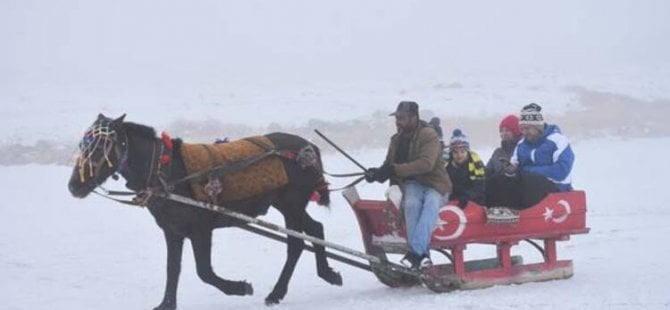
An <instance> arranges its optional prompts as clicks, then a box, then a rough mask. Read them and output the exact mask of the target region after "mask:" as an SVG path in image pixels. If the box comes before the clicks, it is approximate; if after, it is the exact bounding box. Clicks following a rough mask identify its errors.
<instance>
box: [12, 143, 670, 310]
mask: <svg viewBox="0 0 670 310" xmlns="http://www.w3.org/2000/svg"><path fill="white" fill-rule="evenodd" d="M668 145H670V139H668V138H655V139H633V140H621V139H617V138H612V139H604V140H602V139H601V140H593V141H583V142H580V143H577V144H575V145H574V149H575V153H576V154H577V164H576V167H575V176H574V180H575V185H576V186H577V187H578V188H581V189H584V190H586V192H587V200H588V207H589V213H588V217H587V224H588V226H589V227H591V229H592V230H591V233H590V234H587V235H578V236H575V237H573V239H572V240H570V241H567V242H562V243H560V247H559V255H560V257H562V258H570V259H573V260H574V265H575V275H574V277H573V278H571V279H568V280H563V281H551V282H545V283H529V284H524V285H512V286H499V287H493V288H489V289H484V290H476V291H461V292H453V293H449V294H435V293H432V292H430V291H429V290H427V289H425V288H421V287H415V288H409V289H391V288H387V287H385V286H384V285H383V284H381V283H379V282H377V280H376V279H375V278H374V276H373V275H372V274H369V273H366V272H364V271H360V270H358V269H354V268H352V267H349V266H346V265H342V264H340V263H338V262H332V264H333V266H334V267H335V269H337V270H338V271H340V272H341V273H342V275H343V278H344V286H342V287H332V286H330V285H328V284H326V283H325V282H323V281H321V280H320V279H319V278H317V277H316V274H315V265H314V258H313V256H312V255H311V253H308V252H305V253H304V254H303V256H302V258H301V260H300V262H299V264H298V267H297V269H296V272H295V275H294V277H293V280H292V281H291V284H290V287H289V293H288V295H287V296H286V298H285V300H284V301H283V303H282V304H280V306H279V308H282V309H315V308H317V309H342V308H346V309H370V308H372V307H375V308H384V309H389V310H391V309H407V308H436V307H449V308H453V309H552V308H561V309H595V308H598V309H667V308H668V307H670V294H668V289H667V286H666V281H667V279H668V278H669V277H670V269H669V268H668V267H667V261H668V260H669V259H670V244H669V243H668V242H667V236H668V234H670V226H669V225H667V223H668V221H670V210H668V209H667V208H666V205H667V200H666V194H665V187H666V184H664V183H663V182H662V181H659V180H661V178H660V176H663V175H668V174H670V167H668V166H667V165H659V164H658V161H657V160H656V159H660V158H667V157H668V156H670V148H669V147H668ZM489 151H490V150H489ZM482 152H483V154H485V155H484V156H486V154H487V152H486V150H482ZM382 154H383V150H371V151H365V152H354V153H353V156H355V157H356V158H358V159H359V160H360V161H361V162H362V163H363V164H365V165H376V164H377V163H378V162H379V161H380V160H381V156H382ZM649 154H653V158H651V159H647V158H646V157H645V156H647V155H649ZM325 163H326V165H328V168H329V169H330V170H332V171H352V170H353V169H354V167H353V166H352V165H351V164H350V163H348V162H347V161H346V159H343V158H341V156H338V155H328V156H327V157H326V158H325ZM69 173H70V171H69V168H66V167H60V166H39V165H27V166H9V167H0V184H2V187H3V192H4V193H5V195H4V202H3V203H2V205H0V214H2V217H0V227H1V228H2V229H0V270H2V277H1V278H0V292H2V296H3V297H2V300H3V302H2V304H3V306H2V308H3V309H11V310H14V309H90V308H96V309H150V308H151V307H153V306H155V305H157V304H158V302H159V301H160V299H161V297H162V293H163V285H164V277H165V270H164V266H165V246H164V243H163V240H162V238H163V237H162V233H161V231H160V230H159V229H158V227H157V226H156V225H155V224H154V222H153V218H152V217H151V216H150V214H149V213H148V212H147V211H146V210H143V209H138V208H134V207H129V206H124V205H120V204H117V203H114V202H111V201H107V200H104V199H102V198H99V197H95V196H92V197H89V198H87V199H84V200H77V199H74V198H72V197H70V195H69V193H68V191H67V189H66V183H67V178H68V176H69ZM334 181H337V180H334ZM117 183H121V182H117ZM112 184H113V185H112V186H113V187H116V186H118V185H119V184H116V185H114V184H115V183H112ZM359 190H360V191H361V195H362V196H363V197H367V198H371V199H381V197H383V191H384V186H381V185H370V184H364V185H361V186H359ZM333 198H334V199H333V204H332V206H331V208H330V209H325V208H321V207H318V206H316V205H310V206H309V212H310V214H312V215H313V216H314V217H315V218H317V219H318V220H320V221H322V222H323V223H324V225H325V229H326V236H327V239H328V240H330V241H333V242H337V243H341V244H344V245H347V246H349V247H352V248H354V249H362V243H361V240H360V233H359V231H358V226H357V224H356V221H355V218H354V216H353V213H352V212H351V210H350V209H349V207H348V206H347V205H346V203H345V202H344V200H343V199H342V198H341V196H340V195H337V194H336V195H333ZM263 218H264V219H267V220H270V221H274V222H279V223H281V217H280V216H279V215H278V214H277V213H276V212H274V211H272V212H271V213H269V214H268V215H266V216H264V217H263ZM189 248H190V246H189V245H188V244H187V246H186V248H185V251H184V261H183V269H182V275H181V282H180V287H179V293H178V298H179V299H178V300H179V306H180V308H181V309H262V308H264V307H265V306H264V304H263V300H264V297H265V296H266V295H267V294H268V293H269V291H270V290H271V289H272V286H273V285H274V283H275V280H276V278H277V277H278V274H279V271H280V268H281V266H282V264H283V261H284V254H285V248H284V245H283V244H279V243H276V242H274V241H270V240H265V239H262V238H261V237H258V236H255V235H251V234H249V233H247V232H243V231H239V230H236V229H220V230H217V231H216V233H215V241H214V248H213V249H214V251H213V264H214V269H215V271H217V272H218V274H219V275H222V276H224V277H226V278H229V279H246V280H248V281H250V282H251V283H252V284H253V285H254V289H255V294H254V295H253V296H250V297H230V296H225V295H223V294H221V293H220V292H219V291H218V290H217V289H215V288H213V287H211V286H209V285H206V284H204V283H202V282H201V281H200V280H199V279H198V277H197V275H196V273H195V267H194V262H193V259H192V254H191V252H190V251H189ZM493 252H494V250H493V248H492V247H485V246H480V247H476V246H475V247H471V248H470V249H469V251H468V252H467V255H468V257H467V258H480V257H489V256H492V255H493ZM516 253H518V254H522V255H524V256H525V257H526V259H527V260H539V259H540V257H539V254H537V253H536V252H535V250H534V249H532V248H531V247H530V246H529V245H521V246H519V247H517V249H516Z"/></svg>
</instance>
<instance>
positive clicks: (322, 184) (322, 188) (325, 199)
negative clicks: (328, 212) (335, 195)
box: [312, 144, 330, 207]
mask: <svg viewBox="0 0 670 310" xmlns="http://www.w3.org/2000/svg"><path fill="white" fill-rule="evenodd" d="M312 146H313V147H314V150H315V152H316V159H317V164H318V167H317V168H318V170H319V172H320V176H319V180H318V181H317V184H316V193H317V194H318V195H319V198H318V199H317V202H316V203H317V204H318V205H320V206H324V207H328V206H330V190H328V182H326V179H325V177H324V176H323V162H322V161H321V150H319V147H317V146H316V145H314V144H312Z"/></svg>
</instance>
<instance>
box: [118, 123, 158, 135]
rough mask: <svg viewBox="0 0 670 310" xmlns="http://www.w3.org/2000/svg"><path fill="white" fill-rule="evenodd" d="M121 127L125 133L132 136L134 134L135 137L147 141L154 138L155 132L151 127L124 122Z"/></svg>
mask: <svg viewBox="0 0 670 310" xmlns="http://www.w3.org/2000/svg"><path fill="white" fill-rule="evenodd" d="M123 127H124V129H125V130H126V131H128V132H132V133H133V134H136V135H138V136H141V137H143V138H147V139H154V138H156V130H155V129H154V128H153V127H149V126H146V125H141V124H137V123H132V122H124V123H123Z"/></svg>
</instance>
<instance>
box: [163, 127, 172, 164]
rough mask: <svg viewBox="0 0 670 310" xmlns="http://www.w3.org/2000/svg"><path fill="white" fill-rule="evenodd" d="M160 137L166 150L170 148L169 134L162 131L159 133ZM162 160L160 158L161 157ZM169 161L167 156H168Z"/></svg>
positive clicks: (170, 139)
mask: <svg viewBox="0 0 670 310" xmlns="http://www.w3.org/2000/svg"><path fill="white" fill-rule="evenodd" d="M161 139H162V140H163V145H165V148H166V149H168V150H172V147H173V145H172V138H170V135H168V134H167V132H165V131H163V132H162V133H161ZM161 160H162V159H161ZM168 161H169V158H168Z"/></svg>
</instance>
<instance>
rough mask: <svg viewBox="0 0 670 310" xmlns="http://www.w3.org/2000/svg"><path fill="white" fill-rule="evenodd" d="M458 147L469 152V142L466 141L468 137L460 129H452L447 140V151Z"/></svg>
mask: <svg viewBox="0 0 670 310" xmlns="http://www.w3.org/2000/svg"><path fill="white" fill-rule="evenodd" d="M460 147H462V148H465V149H466V150H470V141H468V137H467V136H466V135H464V134H463V132H462V131H461V130H460V129H454V132H453V133H452V134H451V139H450V140H449V149H451V150H453V149H455V148H460Z"/></svg>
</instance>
